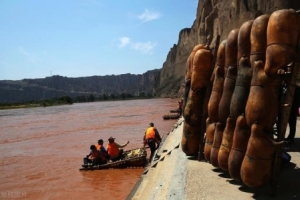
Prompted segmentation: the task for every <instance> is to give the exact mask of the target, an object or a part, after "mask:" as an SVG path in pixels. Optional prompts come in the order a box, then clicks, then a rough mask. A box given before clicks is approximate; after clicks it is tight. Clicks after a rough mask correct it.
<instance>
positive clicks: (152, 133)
mask: <svg viewBox="0 0 300 200" xmlns="http://www.w3.org/2000/svg"><path fill="white" fill-rule="evenodd" d="M143 139H144V147H145V146H146V145H148V146H149V148H150V152H151V154H150V158H149V161H150V162H151V160H152V157H153V156H154V153H155V150H156V149H157V147H158V145H159V144H160V143H161V137H160V134H159V132H158V130H157V129H156V128H155V127H154V124H153V123H152V122H151V123H150V124H149V127H148V128H147V130H146V132H145V135H144V138H143ZM156 144H157V145H156Z"/></svg>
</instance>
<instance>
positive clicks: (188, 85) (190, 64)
mask: <svg viewBox="0 0 300 200" xmlns="http://www.w3.org/2000/svg"><path fill="white" fill-rule="evenodd" d="M206 48H207V46H205V45H203V44H198V45H196V46H195V47H194V48H193V50H192V52H191V53H190V55H189V57H188V59H187V62H186V69H185V89H184V96H183V106H182V107H183V110H182V111H183V113H184V109H185V105H186V102H187V99H188V95H189V91H190V89H191V77H192V67H193V63H194V56H195V53H196V52H197V51H198V50H199V49H206Z"/></svg>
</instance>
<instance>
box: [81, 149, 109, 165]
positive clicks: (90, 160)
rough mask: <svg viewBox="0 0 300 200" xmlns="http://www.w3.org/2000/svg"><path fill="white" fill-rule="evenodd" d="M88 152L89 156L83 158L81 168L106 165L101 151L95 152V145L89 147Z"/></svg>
mask: <svg viewBox="0 0 300 200" xmlns="http://www.w3.org/2000/svg"><path fill="white" fill-rule="evenodd" d="M90 150H91V152H90V154H89V155H87V156H86V157H85V158H83V165H82V167H88V166H89V164H91V165H92V166H94V165H101V164H106V163H107V161H106V158H105V157H104V155H103V154H102V152H101V151H98V150H97V148H96V146H95V145H91V147H90Z"/></svg>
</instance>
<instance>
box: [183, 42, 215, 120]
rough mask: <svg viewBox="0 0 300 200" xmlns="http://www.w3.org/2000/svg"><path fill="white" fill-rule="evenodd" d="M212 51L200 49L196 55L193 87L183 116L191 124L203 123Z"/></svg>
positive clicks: (192, 79) (192, 78) (192, 77)
mask: <svg viewBox="0 0 300 200" xmlns="http://www.w3.org/2000/svg"><path fill="white" fill-rule="evenodd" d="M211 62H212V52H211V50H210V49H208V47H207V49H199V50H198V51H197V52H196V53H195V56H194V61H193V68H192V76H191V88H190V91H189V95H188V99H187V102H186V105H185V108H184V113H183V117H184V119H185V122H186V123H188V124H189V125H193V126H199V125H201V121H202V115H203V106H204V105H203V104H204V97H205V92H206V86H207V85H208V83H209V81H210V76H211V74H210V73H211V67H212V66H211Z"/></svg>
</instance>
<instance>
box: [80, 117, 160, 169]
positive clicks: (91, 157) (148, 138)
mask: <svg viewBox="0 0 300 200" xmlns="http://www.w3.org/2000/svg"><path fill="white" fill-rule="evenodd" d="M115 139H116V138H113V137H110V138H108V144H107V147H106V148H105V147H104V145H103V139H100V140H98V143H97V144H95V145H91V146H90V150H91V151H90V153H89V154H88V155H86V157H84V158H83V165H82V167H89V166H97V165H103V164H107V163H109V162H115V161H118V160H121V159H122V157H123V152H124V150H123V149H122V148H124V147H126V146H127V145H128V144H129V141H127V142H126V143H125V144H118V143H116V142H115ZM161 140H162V139H161V137H160V134H159V132H158V130H157V129H156V128H155V127H154V124H153V123H152V122H151V123H150V124H149V127H148V128H147V129H146V131H145V135H144V137H143V146H142V148H145V147H146V145H148V146H149V148H150V151H151V154H150V158H149V160H151V159H152V157H153V156H154V153H155V150H156V149H157V148H158V147H159V144H160V143H161Z"/></svg>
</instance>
